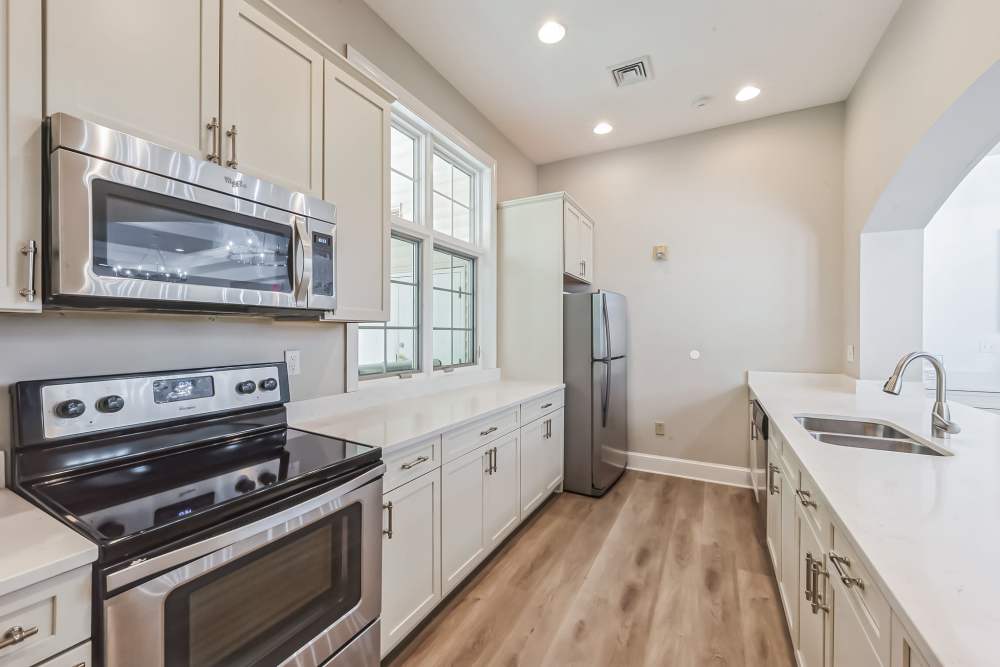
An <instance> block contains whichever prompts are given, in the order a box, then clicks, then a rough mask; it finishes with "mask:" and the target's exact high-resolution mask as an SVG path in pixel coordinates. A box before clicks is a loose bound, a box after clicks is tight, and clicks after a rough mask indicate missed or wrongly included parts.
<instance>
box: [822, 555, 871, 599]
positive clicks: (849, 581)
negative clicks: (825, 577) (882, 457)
mask: <svg viewBox="0 0 1000 667" xmlns="http://www.w3.org/2000/svg"><path fill="white" fill-rule="evenodd" d="M830 562H831V563H833V567H834V568H836V570H837V576H839V577H840V580H841V581H842V582H844V585H845V586H847V587H848V588H851V587H854V586H856V587H857V588H860V589H861V590H865V581H864V579H862V578H861V577H852V576H850V573H849V572H845V571H844V570H843V569H842V568H841V565H843V566H844V568H847V569H848V570H850V568H851V559H850V558H848V557H847V556H841V555H840V554H838V553H834V552H833V551H831V552H830Z"/></svg>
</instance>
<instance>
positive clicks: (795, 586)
mask: <svg viewBox="0 0 1000 667" xmlns="http://www.w3.org/2000/svg"><path fill="white" fill-rule="evenodd" d="M780 471H781V475H780V476H779V478H778V481H779V487H780V489H781V492H780V495H779V496H772V497H777V498H780V502H779V504H780V506H781V570H780V572H779V573H778V591H779V593H780V594H781V599H782V600H783V601H784V603H785V619H786V620H787V621H788V633H789V635H790V636H791V638H792V645H793V646H795V647H798V645H799V605H800V604H801V603H802V599H801V597H802V592H801V590H802V589H801V588H800V587H799V528H800V525H799V514H798V510H797V509H796V507H795V506H796V498H795V491H794V490H793V486H792V485H793V483H794V480H792V479H790V478H789V476H788V474H787V473H786V471H785V470H784V469H780Z"/></svg>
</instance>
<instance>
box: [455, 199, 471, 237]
mask: <svg viewBox="0 0 1000 667" xmlns="http://www.w3.org/2000/svg"><path fill="white" fill-rule="evenodd" d="M452 212H453V217H452V222H451V224H452V231H451V235H452V236H454V237H455V238H456V239H460V240H462V241H471V240H472V226H471V224H470V220H469V209H467V208H465V207H464V206H462V205H461V204H454V206H453V208H452Z"/></svg>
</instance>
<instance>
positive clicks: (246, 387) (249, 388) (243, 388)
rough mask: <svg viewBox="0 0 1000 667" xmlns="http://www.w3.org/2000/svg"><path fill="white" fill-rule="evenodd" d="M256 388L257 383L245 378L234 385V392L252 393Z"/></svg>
mask: <svg viewBox="0 0 1000 667" xmlns="http://www.w3.org/2000/svg"><path fill="white" fill-rule="evenodd" d="M256 390H257V383H256V382H254V381H253V380H245V381H243V382H240V383H239V384H238V385H236V393H238V394H252V393H254V392H255V391H256Z"/></svg>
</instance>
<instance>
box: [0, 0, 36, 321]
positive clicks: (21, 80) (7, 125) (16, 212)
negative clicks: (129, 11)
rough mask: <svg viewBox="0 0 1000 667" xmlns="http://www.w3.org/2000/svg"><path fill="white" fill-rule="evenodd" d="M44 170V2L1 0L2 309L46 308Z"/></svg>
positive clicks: (0, 227) (0, 235)
mask: <svg viewBox="0 0 1000 667" xmlns="http://www.w3.org/2000/svg"><path fill="white" fill-rule="evenodd" d="M41 171H42V7H41V3H38V2H20V1H19V0H0V310H9V311H17V312H40V311H41V309H42V292H41V288H42V283H41V264H42V262H41V249H42V245H41V244H42V185H41V179H40V178H39V177H38V175H39V174H40V173H41ZM31 244H33V247H34V252H33V254H32V253H31V252H30V251H29V246H31ZM32 260H33V261H32ZM29 288H30V289H33V290H34V292H33V293H32V292H30V291H29Z"/></svg>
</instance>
